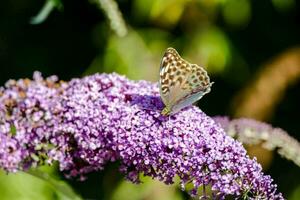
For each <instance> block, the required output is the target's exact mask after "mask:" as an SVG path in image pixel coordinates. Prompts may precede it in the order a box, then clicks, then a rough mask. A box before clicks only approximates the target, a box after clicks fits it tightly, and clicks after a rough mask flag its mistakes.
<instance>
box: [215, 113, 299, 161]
mask: <svg viewBox="0 0 300 200" xmlns="http://www.w3.org/2000/svg"><path fill="white" fill-rule="evenodd" d="M214 120H215V121H216V122H218V123H220V125H221V126H222V127H223V128H224V130H225V131H226V133H227V134H228V135H230V136H232V137H235V138H237V140H239V141H240V142H242V143H245V144H262V147H264V148H266V149H269V150H275V149H276V150H277V151H278V153H279V154H280V155H281V156H283V157H285V158H287V159H290V160H292V161H293V162H294V163H295V164H296V165H298V166H300V143H299V142H298V141H297V140H295V139H294V138H292V137H291V136H289V134H288V133H287V132H285V131H284V130H282V129H280V128H273V127H272V126H271V125H269V124H266V123H263V122H259V121H256V120H254V119H247V118H240V119H233V120H230V119H229V118H228V117H219V116H218V117H214Z"/></svg>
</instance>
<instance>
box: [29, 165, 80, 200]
mask: <svg viewBox="0 0 300 200" xmlns="http://www.w3.org/2000/svg"><path fill="white" fill-rule="evenodd" d="M25 173H28V174H30V175H32V176H35V177H37V178H40V179H42V180H44V181H46V182H47V183H49V184H50V185H51V186H52V188H53V189H55V191H57V192H58V193H60V194H61V195H63V196H64V197H65V199H68V200H82V198H81V197H80V196H79V195H78V194H76V193H75V192H74V191H73V189H72V188H71V187H70V186H69V185H68V184H67V183H66V182H64V181H60V180H57V179H55V178H54V177H52V176H51V175H50V174H48V173H46V172H43V171H40V170H38V169H32V170H29V171H26V172H25Z"/></svg>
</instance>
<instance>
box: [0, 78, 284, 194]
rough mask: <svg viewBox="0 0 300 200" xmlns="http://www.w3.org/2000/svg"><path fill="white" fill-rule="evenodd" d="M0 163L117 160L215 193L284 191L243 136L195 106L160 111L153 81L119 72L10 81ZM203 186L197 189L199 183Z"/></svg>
mask: <svg viewBox="0 0 300 200" xmlns="http://www.w3.org/2000/svg"><path fill="white" fill-rule="evenodd" d="M0 102H1V108H0V115H1V120H0V167H1V168H3V169H5V170H7V171H16V170H18V169H26V168H28V167H31V166H36V165H40V164H43V163H45V162H46V163H53V162H54V161H59V166H60V169H61V170H62V171H65V172H66V173H68V175H69V176H82V175H84V174H86V173H89V172H91V171H97V170H102V169H103V168H104V167H105V164H106V163H107V162H114V161H120V170H121V172H123V173H124V174H126V177H127V178H128V179H129V180H131V181H133V182H139V174H140V173H142V174H144V175H147V176H151V177H153V178H157V179H159V180H161V181H163V182H165V183H166V184H172V183H173V181H174V178H175V177H179V178H180V180H181V185H182V187H183V188H184V186H186V185H189V186H191V185H192V186H193V187H192V188H193V189H191V190H190V191H189V192H190V193H191V195H193V196H195V195H200V196H202V197H204V198H205V197H206V196H205V195H206V193H205V188H210V190H211V191H212V195H213V197H214V198H216V199H224V198H225V197H226V196H232V197H235V198H241V197H243V198H248V199H283V197H282V195H281V194H280V193H278V192H277V189H276V185H275V184H273V183H272V179H271V177H270V176H267V175H264V174H263V173H262V169H261V166H260V165H259V164H258V163H257V162H256V160H255V159H250V158H249V157H248V156H247V155H246V151H245V149H244V148H243V147H242V145H241V143H239V142H237V141H235V140H234V139H232V138H231V137H229V136H227V135H226V133H225V132H224V130H223V129H222V128H221V127H220V126H219V125H218V124H216V123H215V121H214V120H213V119H212V118H210V117H208V116H207V115H205V113H203V112H202V111H201V110H200V109H198V108H196V107H192V106H191V107H188V108H186V109H184V110H182V111H181V112H179V113H177V114H175V115H173V116H171V117H164V116H161V115H160V110H161V109H162V107H163V105H162V102H161V100H160V97H159V92H158V88H157V86H156V85H154V84H151V83H149V82H146V81H139V82H134V81H130V80H128V79H126V78H125V77H123V76H119V75H117V74H96V75H93V76H87V77H84V78H82V79H73V80H71V81H70V82H68V83H64V82H60V83H58V82H57V78H56V77H50V78H47V79H45V80H43V79H42V78H41V76H40V74H38V73H36V74H35V75H34V80H33V81H29V80H26V79H25V80H19V81H17V82H16V81H9V82H8V83H7V85H6V87H5V88H2V89H1V93H0ZM200 187H201V188H203V193H201V191H200V193H199V190H198V189H199V188H200Z"/></svg>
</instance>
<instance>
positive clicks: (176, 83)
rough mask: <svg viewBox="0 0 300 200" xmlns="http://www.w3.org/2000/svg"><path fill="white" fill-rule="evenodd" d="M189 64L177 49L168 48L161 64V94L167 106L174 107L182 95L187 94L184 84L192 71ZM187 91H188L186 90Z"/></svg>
mask: <svg viewBox="0 0 300 200" xmlns="http://www.w3.org/2000/svg"><path fill="white" fill-rule="evenodd" d="M191 71H192V70H191V68H190V67H189V64H188V63H187V62H186V61H184V60H183V59H181V58H180V56H179V54H178V53H177V51H176V50H175V49H173V48H168V49H167V50H166V52H165V54H164V56H163V58H162V61H161V65H160V80H159V85H160V87H159V88H160V96H161V98H162V101H163V102H164V104H165V105H166V106H167V107H170V108H171V107H172V106H173V105H174V104H175V103H176V102H177V101H178V100H179V99H180V98H182V95H186V94H187V93H186V94H185V91H186V90H184V88H186V87H185V86H184V84H185V83H186V81H187V78H188V77H189V74H190V73H191ZM186 92H187V91H186Z"/></svg>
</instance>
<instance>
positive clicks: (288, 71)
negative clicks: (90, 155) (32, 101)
mask: <svg viewBox="0 0 300 200" xmlns="http://www.w3.org/2000/svg"><path fill="white" fill-rule="evenodd" d="M49 2H50V3H49ZM49 5H50V6H49ZM51 5H52V7H53V9H52V10H51V9H50V8H51ZM116 8H118V9H117V10H116ZM115 11H117V12H115ZM47 12H48V13H47ZM169 46H171V47H174V48H176V49H177V50H178V51H179V52H180V54H181V55H182V56H183V57H184V58H185V59H186V60H188V61H191V62H192V63H197V64H200V65H202V66H204V67H205V68H206V69H207V70H208V73H209V74H210V76H211V79H212V80H213V81H214V82H215V84H214V85H213V88H212V91H211V93H209V94H208V95H206V96H205V97H204V98H203V99H202V100H201V101H200V102H199V103H198V105H199V107H200V108H201V109H202V110H203V111H205V112H206V113H207V114H208V115H210V116H215V115H228V116H230V117H251V118H255V119H258V120H261V121H265V122H268V123H270V124H272V125H273V126H275V127H281V128H283V129H284V130H286V131H287V132H289V134H290V135H291V136H293V137H294V138H296V139H298V141H299V140H300V124H299V119H300V117H299V114H300V105H299V103H300V81H299V80H300V2H299V1H297V0H269V1H258V0H253V1H251V0H118V1H112V0H97V1H96V0H94V1H88V0H86V1H83V0H72V1H67V0H64V1H59V0H48V2H45V1H43V0H39V1H37V0H35V1H34V0H23V1H14V0H6V1H2V2H1V6H0V67H1V69H0V83H1V85H3V84H5V82H6V81H7V80H8V79H18V78H24V77H32V74H33V72H34V71H36V70H38V71H41V72H42V74H43V75H44V76H48V75H52V74H56V75H58V76H59V78H60V79H63V80H70V79H71V78H74V77H82V76H85V75H88V74H93V73H96V72H100V73H101V72H113V71H115V72H118V73H121V74H124V75H126V76H128V77H129V78H131V79H136V80H139V79H145V80H149V81H153V82H155V81H157V80H158V70H159V64H160V59H161V57H162V55H163V52H164V50H165V49H166V48H167V47H169ZM287 145H288V144H287ZM247 148H248V152H249V154H250V155H252V156H256V157H258V160H259V162H260V163H261V164H262V165H263V167H264V171H265V172H266V173H267V174H270V175H271V176H272V177H273V179H274V180H275V182H276V183H277V184H278V188H279V191H281V192H283V194H284V196H285V197H286V198H287V199H292V200H297V199H300V170H299V167H297V166H296V165H295V164H294V163H292V162H291V161H288V160H285V159H283V158H281V157H280V156H279V155H278V154H276V153H274V152H269V151H266V150H264V149H262V148H261V147H259V146H255V147H253V146H252V147H247ZM43 170H45V171H47V172H48V173H52V174H53V175H54V176H56V177H57V178H58V179H62V180H64V181H65V182H67V183H68V184H70V185H71V186H72V187H73V188H74V189H75V191H76V192H77V193H78V194H80V195H81V196H83V197H84V198H85V199H97V200H98V199H99V200H102V199H103V200H104V199H105V200H106V199H112V200H113V199H123V200H124V199H125V200H126V199H128V200H142V199H143V200H147V199H149V200H150V199H157V200H160V199H161V200H168V199H173V200H177V199H178V200H183V199H189V197H188V195H187V194H185V193H183V192H181V191H180V190H179V189H178V187H177V186H164V185H163V184H160V183H159V182H156V181H152V180H149V179H147V178H145V180H144V184H142V185H139V186H136V185H133V184H131V183H127V182H126V181H124V180H123V177H122V176H121V175H120V174H118V171H117V163H116V164H111V165H109V166H108V167H107V168H106V170H104V171H103V172H99V173H93V174H91V175H90V176H89V177H88V180H87V181H85V182H79V181H77V180H65V178H64V176H63V175H61V174H59V173H58V172H57V170H56V168H55V166H54V167H51V168H49V167H48V168H44V169H43ZM0 174H1V175H0V199H1V200H2V199H3V200H12V199H16V200H27V199H28V200H29V199H39V200H43V199H64V198H65V197H63V196H61V195H60V194H59V193H58V192H57V191H55V190H53V188H51V186H50V185H49V184H48V183H45V182H43V181H41V180H39V179H36V178H34V177H31V176H30V175H27V174H22V173H18V174H10V175H6V174H5V173H4V172H1V173H0Z"/></svg>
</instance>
